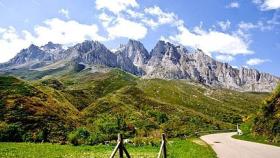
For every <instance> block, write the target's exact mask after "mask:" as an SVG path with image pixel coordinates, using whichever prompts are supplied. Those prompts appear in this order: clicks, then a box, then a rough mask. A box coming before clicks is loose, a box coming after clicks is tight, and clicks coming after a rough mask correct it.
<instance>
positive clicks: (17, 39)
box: [0, 26, 33, 62]
mask: <svg viewBox="0 0 280 158" xmlns="http://www.w3.org/2000/svg"><path fill="white" fill-rule="evenodd" d="M32 39H33V37H32V35H31V34H30V33H29V32H27V31H21V32H17V31H16V29H15V28H14V27H12V26H10V27H8V28H0V50H1V52H0V56H1V58H0V62H6V61H8V60H9V59H11V58H12V57H14V56H15V54H16V53H17V52H18V51H20V50H21V49H22V48H25V47H27V46H28V45H29V44H30V43H31V41H32Z"/></svg>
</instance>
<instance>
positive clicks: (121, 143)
mask: <svg viewBox="0 0 280 158" xmlns="http://www.w3.org/2000/svg"><path fill="white" fill-rule="evenodd" d="M118 142H119V143H120V145H119V156H120V158H123V138H122V134H118Z"/></svg>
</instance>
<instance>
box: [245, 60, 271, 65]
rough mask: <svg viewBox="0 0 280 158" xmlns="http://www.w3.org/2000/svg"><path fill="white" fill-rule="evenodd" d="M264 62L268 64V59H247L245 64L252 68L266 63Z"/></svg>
mask: <svg viewBox="0 0 280 158" xmlns="http://www.w3.org/2000/svg"><path fill="white" fill-rule="evenodd" d="M266 62H270V60H268V59H259V58H252V59H249V60H248V61H247V62H246V64H247V65H250V66H253V65H260V64H263V63H266Z"/></svg>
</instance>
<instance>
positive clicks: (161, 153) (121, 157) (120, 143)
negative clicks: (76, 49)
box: [110, 133, 167, 158]
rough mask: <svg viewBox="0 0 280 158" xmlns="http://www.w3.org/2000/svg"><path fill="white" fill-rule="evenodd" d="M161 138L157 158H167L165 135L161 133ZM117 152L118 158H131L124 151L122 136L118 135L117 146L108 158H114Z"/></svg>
mask: <svg viewBox="0 0 280 158" xmlns="http://www.w3.org/2000/svg"><path fill="white" fill-rule="evenodd" d="M161 137H162V138H161V146H160V150H159V153H158V156H157V157H158V158H160V157H161V156H162V157H163V158H167V148H166V144H167V141H166V135H165V134H164V133H163V134H162V136H161ZM117 152H118V153H119V158H124V154H125V155H126V157H127V158H131V157H130V155H129V153H128V151H127V150H126V148H125V146H124V143H123V137H122V134H119V135H118V142H117V145H116V147H115V149H114V150H113V152H112V154H111V156H110V158H114V157H115V155H116V154H117Z"/></svg>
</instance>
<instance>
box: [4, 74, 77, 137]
mask: <svg viewBox="0 0 280 158" xmlns="http://www.w3.org/2000/svg"><path fill="white" fill-rule="evenodd" d="M0 89H1V90H0V107H1V108H0V124H1V127H0V131H1V132H0V133H1V134H0V139H1V141H8V140H11V138H10V137H13V139H12V141H30V140H36V141H40V140H47V141H54V142H57V141H63V140H64V141H65V140H66V133H65V131H71V130H73V129H74V128H76V127H77V126H78V125H79V124H80V123H79V118H78V115H79V111H78V110H77V109H76V108H75V107H73V106H72V104H70V103H68V102H65V101H64V100H63V99H60V100H59V99H56V98H54V97H52V96H51V95H49V94H48V93H46V92H44V90H41V89H38V88H37V87H34V86H32V85H30V84H28V83H27V82H25V81H22V80H19V79H17V78H14V77H7V76H0ZM11 128H12V129H13V131H14V132H13V133H14V134H15V135H16V136H12V135H13V133H11V132H9V131H10V130H11ZM15 131H16V132H15ZM6 134H7V135H6ZM10 134H12V135H10ZM17 134H18V135H17Z"/></svg>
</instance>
